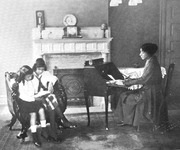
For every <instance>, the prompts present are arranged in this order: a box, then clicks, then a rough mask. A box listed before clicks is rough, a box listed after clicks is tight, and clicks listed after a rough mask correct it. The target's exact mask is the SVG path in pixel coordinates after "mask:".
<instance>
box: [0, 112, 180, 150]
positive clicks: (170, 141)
mask: <svg viewBox="0 0 180 150" xmlns="http://www.w3.org/2000/svg"><path fill="white" fill-rule="evenodd" d="M67 117H68V119H69V120H70V121H71V122H73V123H75V124H77V128H76V129H62V130H59V131H58V132H59V135H60V136H61V139H62V142H61V143H54V142H46V141H45V140H44V139H42V148H37V147H35V146H34V145H33V143H32V138H31V134H30V132H29V131H28V138H26V141H25V142H23V143H22V142H21V141H20V140H19V139H17V138H16V135H17V133H18V132H19V131H20V124H19V122H16V124H15V126H14V127H13V130H12V131H9V129H8V127H7V126H3V127H2V128H1V130H0V147H1V148H0V149H1V150H34V149H42V150H177V149H180V141H179V139H180V128H179V127H176V128H174V130H172V131H170V132H168V133H165V134H163V135H161V134H159V133H155V132H152V130H151V127H150V125H148V124H147V125H143V126H142V127H141V130H140V132H137V131H136V130H135V128H133V127H131V126H124V127H119V126H118V125H117V124H116V123H115V122H114V120H113V115H112V114H109V130H108V131H106V130H105V116H104V114H103V113H97V114H96V113H94V114H91V124H90V126H89V127H87V116H86V115H85V114H79V115H68V116H67ZM7 123H8V122H7Z"/></svg>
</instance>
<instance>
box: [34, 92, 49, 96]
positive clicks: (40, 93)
mask: <svg viewBox="0 0 180 150" xmlns="http://www.w3.org/2000/svg"><path fill="white" fill-rule="evenodd" d="M49 94H51V93H50V92H49V91H40V92H39V93H37V94H35V95H34V97H35V98H38V97H42V96H48V95H49Z"/></svg>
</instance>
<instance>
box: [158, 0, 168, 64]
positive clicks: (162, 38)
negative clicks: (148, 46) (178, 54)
mask: <svg viewBox="0 0 180 150" xmlns="http://www.w3.org/2000/svg"><path fill="white" fill-rule="evenodd" d="M166 8H167V0H160V21H159V50H160V52H159V60H160V64H161V66H164V67H167V66H168V64H166V62H165V58H166Z"/></svg>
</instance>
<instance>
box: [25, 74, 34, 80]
mask: <svg viewBox="0 0 180 150" xmlns="http://www.w3.org/2000/svg"><path fill="white" fill-rule="evenodd" d="M32 78H33V74H28V75H25V78H24V79H25V80H26V81H30V80H32Z"/></svg>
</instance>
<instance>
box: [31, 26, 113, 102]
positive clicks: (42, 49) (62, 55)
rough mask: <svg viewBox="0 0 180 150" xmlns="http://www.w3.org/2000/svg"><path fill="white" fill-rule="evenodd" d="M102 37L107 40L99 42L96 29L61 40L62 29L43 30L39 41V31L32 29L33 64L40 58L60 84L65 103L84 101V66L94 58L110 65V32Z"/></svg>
mask: <svg viewBox="0 0 180 150" xmlns="http://www.w3.org/2000/svg"><path fill="white" fill-rule="evenodd" d="M105 34H106V37H107V38H102V37H103V31H102V30H101V29H100V27H82V28H81V35H82V38H65V39H62V36H63V28H62V27H58V28H45V30H43V32H42V37H43V39H39V37H40V32H39V29H38V28H34V29H33V32H32V35H33V61H35V59H36V58H38V57H43V58H44V60H45V61H46V64H47V68H48V70H49V71H50V72H52V73H53V74H55V75H56V76H57V77H58V78H59V79H60V80H62V83H63V85H64V87H65V90H66V93H67V96H68V99H69V101H70V100H75V101H78V100H80V99H82V98H83V97H84V91H83V88H84V82H83V68H84V62H85V61H87V60H91V59H97V58H104V61H105V62H107V61H110V42H111V40H112V38H111V37H110V28H109V29H108V30H106V33H105Z"/></svg>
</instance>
